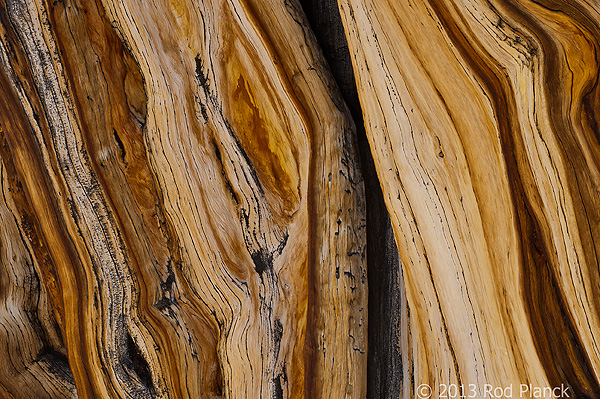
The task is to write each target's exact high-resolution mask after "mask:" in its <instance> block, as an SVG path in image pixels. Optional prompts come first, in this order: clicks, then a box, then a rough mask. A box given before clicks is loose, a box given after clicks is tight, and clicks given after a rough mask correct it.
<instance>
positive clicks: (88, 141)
mask: <svg viewBox="0 0 600 399" xmlns="http://www.w3.org/2000/svg"><path fill="white" fill-rule="evenodd" d="M267 9H268V10H269V12H268V13H266V12H265V10H267ZM0 15H2V32H1V37H2V40H1V42H0V60H1V61H2V77H1V79H2V85H1V86H0V87H1V88H2V91H3V101H2V109H1V117H0V121H1V126H2V137H3V139H4V140H5V142H6V144H5V146H4V147H3V151H2V156H3V159H4V157H6V159H7V160H8V161H9V162H10V163H11V165H14V166H13V169H14V170H12V172H11V174H10V176H11V178H13V180H14V181H13V182H12V183H10V182H9V183H6V185H8V186H9V187H10V186H11V184H12V186H14V187H21V186H22V187H23V190H22V191H23V193H22V194H20V195H19V198H18V199H16V200H15V201H18V205H15V206H11V205H6V207H7V209H8V210H7V211H6V212H4V211H3V212H2V215H4V214H6V217H7V218H8V217H9V216H10V215H13V214H16V215H19V214H24V212H25V211H24V210H23V209H26V210H27V212H29V213H27V214H28V215H31V219H32V220H31V221H30V222H29V223H31V224H32V225H33V227H31V229H33V230H34V231H35V233H36V237H35V239H33V238H29V241H27V240H25V239H24V238H22V237H21V238H20V236H19V235H18V234H16V233H15V232H16V231H18V229H19V225H18V223H17V224H15V225H14V227H13V228H12V230H10V231H9V230H7V233H6V234H4V236H5V239H6V240H13V241H14V240H16V241H15V245H20V248H22V250H21V251H19V253H20V254H21V255H20V256H21V257H22V258H23V261H22V262H20V263H16V262H8V264H7V263H6V262H4V261H3V263H2V264H3V267H5V268H6V269H3V270H6V273H9V272H10V271H11V270H13V269H15V270H17V269H18V271H19V273H20V274H19V273H18V274H16V275H14V276H12V277H11V276H6V277H4V275H3V280H2V281H3V286H5V285H8V284H9V283H10V282H12V281H14V282H15V283H14V284H24V283H25V282H27V281H29V282H28V284H34V283H35V282H36V281H37V280H38V279H39V280H40V281H41V283H37V284H38V285H37V286H36V287H35V288H36V289H35V290H33V291H32V294H31V295H30V296H29V297H25V298H22V293H21V294H18V293H12V291H9V292H7V294H8V298H7V299H6V300H5V302H6V301H8V300H11V301H17V302H19V306H20V307H21V309H23V310H22V311H21V312H20V313H18V314H21V313H23V312H31V311H36V312H37V313H38V314H39V316H38V318H39V319H40V320H41V321H36V320H37V319H35V320H30V321H27V320H13V319H8V320H7V321H6V322H5V323H6V324H8V325H9V327H10V328H11V329H18V330H19V331H23V332H27V331H30V332H29V334H30V335H31V337H27V336H24V337H23V339H22V340H18V341H15V340H13V339H8V338H7V344H8V347H9V351H10V350H12V351H15V350H18V346H19V345H21V342H25V343H28V344H29V345H30V346H31V348H30V349H29V352H22V353H21V355H20V356H21V359H18V360H19V361H20V362H21V363H23V364H25V365H27V364H28V363H27V362H29V363H31V362H34V365H35V367H36V369H32V368H31V367H30V370H29V374H31V375H29V374H27V373H24V374H23V371H22V369H23V367H24V366H21V365H20V364H15V369H16V370H17V371H15V373H22V377H20V378H22V380H23V381H24V382H15V381H13V379H12V377H11V376H10V375H6V374H2V375H1V378H2V379H1V380H0V382H1V385H2V386H3V387H4V388H3V389H4V390H5V391H6V392H5V394H6V395H8V397H22V394H23V391H21V390H20V387H21V386H22V385H23V384H25V383H29V384H30V386H29V389H30V390H31V392H32V395H33V396H34V397H43V396H48V397H75V396H78V397H84V398H88V397H90V398H91V397H176V398H179V397H190V398H200V397H231V398H233V397H249V398H256V397H274V398H283V397H304V396H310V397H332V396H337V395H344V396H348V397H361V396H364V393H365V390H366V378H365V377H366V367H365V364H366V318H367V308H366V299H367V298H366V292H367V291H366V268H365V267H366V265H365V256H366V254H365V234H364V194H363V188H362V177H361V173H360V168H359V167H358V166H357V158H356V157H357V155H356V147H355V140H356V138H355V128H354V125H353V122H352V120H351V118H350V116H349V113H348V110H347V108H346V106H345V105H344V103H343V101H342V100H341V97H340V96H339V94H338V93H337V92H336V91H335V90H334V89H332V87H333V86H334V83H333V80H332V78H331V76H330V75H329V74H328V72H327V70H326V67H325V64H324V63H323V61H322V59H321V58H320V57H321V55H320V53H319V51H318V48H317V45H316V43H315V42H314V38H313V36H312V35H311V34H310V32H309V30H308V28H307V26H306V24H305V22H304V18H305V17H304V15H303V13H302V12H301V11H299V8H298V7H297V6H292V5H289V4H284V3H281V4H276V5H273V4H271V3H263V2H260V1H254V2H246V1H242V2H238V1H233V2H229V1H214V2H212V1H206V2H192V1H189V2H185V1H173V2H167V1H157V2H136V1H130V2H128V1H110V0H107V1H103V2H100V1H98V2H93V1H91V2H90V1H79V0H64V1H59V2H44V1H34V0H7V1H6V2H3V3H2V4H1V13H0ZM298 48H300V49H302V53H298V52H297V50H296V49H298ZM5 175H6V174H5ZM3 186H4V185H3ZM7 201H8V200H7ZM7 204H8V202H7ZM15 207H16V208H19V207H21V208H22V209H13V208H15ZM3 217H4V216H3ZM15 217H16V216H15ZM13 224H14V223H13ZM19 238H20V240H19ZM35 240H39V241H40V244H39V246H40V248H39V250H38V253H35V254H33V255H31V254H32V251H33V250H31V249H29V250H27V248H28V247H31V246H33V245H34V242H35ZM10 242H12V241H10ZM27 254H30V255H29V260H27V259H28V258H26V255H27ZM6 256H9V255H6ZM38 258H39V259H41V260H43V261H45V262H46V263H47V264H48V266H47V269H46V270H38V269H35V268H34V265H32V263H33V262H35V259H38ZM32 259H33V260H32ZM36 264H37V263H36ZM24 265H27V267H25V266H24ZM40 268H41V267H40ZM27 273H28V274H27ZM28 276H29V277H28ZM11 279H12V280H11ZM5 280H6V283H5V282H4V281H5ZM32 281H33V282H32ZM44 287H45V288H44ZM7 294H4V295H5V297H6V296H7ZM33 295H37V296H39V297H40V298H42V299H40V300H39V301H38V302H39V304H37V307H36V306H35V304H32V303H30V302H31V301H33V300H34V299H35V297H33ZM48 298H51V299H52V300H51V301H50V299H48ZM48 302H51V303H52V306H49V304H48ZM6 303H7V305H6V306H9V305H8V303H9V302H6ZM10 306H12V305H10ZM49 309H53V310H54V313H53V314H52V312H50V310H49ZM3 316H5V317H9V316H10V312H4V313H3ZM34 322H35V323H37V324H40V323H42V322H43V323H45V324H43V323H42V326H43V327H44V328H42V327H39V326H38V325H37V324H36V325H34V326H33V327H32V326H31V324H32V323H34ZM28 323H29V324H28ZM3 324H4V323H3ZM46 324H47V326H46ZM32 329H33V332H31V330H32ZM8 333H10V330H9V332H8ZM29 341H31V342H29ZM49 348H52V349H49ZM55 352H56V353H57V354H56V356H55V357H56V358H50V360H49V361H51V363H50V365H49V366H48V367H49V368H50V371H48V370H47V369H46V368H44V367H45V364H46V363H44V361H45V358H44V356H46V355H52V356H54V354H55ZM59 355H60V356H59ZM10 356H11V355H10V354H7V355H5V357H3V358H8V357H10ZM65 356H67V357H65ZM67 358H68V364H69V366H70V367H66V366H65V367H66V369H65V373H64V375H58V376H57V375H54V374H52V372H51V371H52V370H53V369H56V370H59V371H60V368H58V367H59V366H60V365H61V364H64V362H65V361H66V359H67ZM38 369H39V370H38ZM9 372H10V370H9ZM54 373H56V371H54ZM38 374H39V375H40V376H41V377H36V376H37V375H38ZM35 378H38V382H35V381H34V379H35ZM46 381H47V382H46ZM34 382H35V383H34ZM49 386H52V388H49ZM75 386H76V390H75Z"/></svg>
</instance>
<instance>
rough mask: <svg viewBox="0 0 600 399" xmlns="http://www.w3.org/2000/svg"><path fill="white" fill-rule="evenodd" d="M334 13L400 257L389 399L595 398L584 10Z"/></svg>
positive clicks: (588, 12) (591, 158)
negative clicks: (396, 388)
mask: <svg viewBox="0 0 600 399" xmlns="http://www.w3.org/2000/svg"><path fill="white" fill-rule="evenodd" d="M338 4H339V7H340V12H341V14H342V17H343V20H344V24H345V27H346V34H347V37H348V42H349V47H350V51H351V53H352V54H353V55H354V56H353V64H354V67H355V74H356V76H357V85H358V88H359V96H360V97H361V105H362V107H363V112H364V115H365V125H366V129H367V134H368V137H369V141H370V144H371V148H372V150H373V153H374V159H375V163H376V166H377V170H378V174H379V177H380V181H381V183H382V188H383V192H384V195H385V198H386V204H387V207H388V210H389V211H390V215H391V218H392V223H393V226H394V230H395V233H396V242H397V244H398V249H399V251H400V255H401V258H402V261H403V267H404V283H405V287H406V295H407V299H408V305H409V314H410V320H409V325H408V328H407V330H406V331H403V332H404V333H405V338H404V352H403V353H404V356H403V358H404V359H407V360H408V361H405V366H404V367H405V371H406V372H405V374H404V386H403V391H404V395H405V396H406V397H412V396H414V395H416V394H417V393H416V390H417V388H418V386H419V385H420V384H429V385H430V386H431V387H432V389H433V397H436V395H439V394H440V390H439V387H440V384H458V385H463V386H465V387H469V386H471V384H473V386H474V387H475V388H476V392H477V395H479V396H480V397H484V395H485V385H486V384H489V385H491V386H493V387H509V386H511V385H512V386H515V387H517V388H515V392H514V395H518V394H519V391H518V387H519V385H520V384H531V385H532V386H534V387H556V386H560V385H561V384H564V385H565V386H567V387H569V388H570V391H569V392H570V393H571V395H573V396H575V395H577V397H597V395H599V394H600V389H599V386H598V381H599V377H600V356H599V355H600V352H599V351H598V339H599V336H598V331H599V327H600V326H599V324H598V322H599V315H600V313H599V308H598V298H599V296H598V289H599V288H600V285H599V281H600V280H599V275H598V270H599V269H598V265H599V262H598V257H597V253H598V246H599V243H600V242H599V241H598V237H600V234H599V231H598V228H599V224H598V215H599V211H600V202H599V201H598V198H599V197H598V193H599V185H600V180H599V175H598V171H599V169H598V168H599V166H600V156H599V155H600V152H599V150H600V146H599V142H598V139H599V134H598V124H597V120H598V114H597V112H598V109H599V108H598V106H599V102H598V98H599V91H598V48H599V41H598V38H599V37H600V35H599V34H598V33H599V31H598V27H599V26H600V24H599V23H600V19H599V16H600V15H599V10H600V9H599V8H598V4H597V3H596V2H588V1H585V0H584V1H570V2H562V1H541V2H536V1H527V0H522V1H477V0H464V1H463V0H455V1H454V0H440V1H418V0H417V1H412V0H411V1H408V0H407V1H378V2H374V1H360V0H339V1H338ZM529 394H531V392H530V393H529ZM527 397H529V396H527Z"/></svg>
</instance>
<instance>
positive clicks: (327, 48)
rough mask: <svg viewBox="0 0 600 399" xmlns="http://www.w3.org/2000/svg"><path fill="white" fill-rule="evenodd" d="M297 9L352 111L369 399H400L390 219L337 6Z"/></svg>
mask: <svg viewBox="0 0 600 399" xmlns="http://www.w3.org/2000/svg"><path fill="white" fill-rule="evenodd" d="M300 3H301V5H302V7H303V9H304V12H305V14H306V16H307V17H308V21H309V25H310V27H311V28H312V30H313V32H314V34H315V36H316V38H317V41H318V42H319V45H320V47H321V50H322V52H323V55H324V56H325V60H326V61H327V63H328V64H329V68H330V70H331V72H332V75H333V77H334V78H335V80H336V83H337V85H338V87H339V89H340V92H341V94H342V97H343V98H344V101H345V102H346V104H347V106H348V108H349V109H350V113H351V114H352V118H353V119H354V123H355V124H356V131H357V135H358V146H359V152H360V161H361V168H362V174H363V177H364V184H365V194H366V217H367V277H368V281H369V322H368V326H369V327H368V334H369V339H368V360H367V364H368V365H367V398H369V399H374V398H392V397H394V398H398V397H400V394H401V389H402V353H401V351H400V320H401V309H403V306H402V305H403V304H402V302H403V301H404V295H403V285H402V284H403V283H402V270H401V267H400V266H401V265H400V258H399V255H398V249H397V247H396V243H395V240H394V234H393V231H392V226H391V222H390V217H389V214H388V212H387V209H386V207H385V202H384V199H383V194H382V191H381V187H380V185H379V180H378V178H377V173H376V171H375V164H374V162H373V156H372V154H371V150H370V147H369V143H368V141H367V136H366V133H365V127H364V123H363V117H362V109H361V106H360V102H359V99H358V92H357V88H356V83H355V81H354V73H353V70H352V62H351V58H350V52H349V50H348V44H347V42H346V37H345V34H344V28H343V25H342V20H341V16H340V13H339V9H338V6H337V1H336V0H301V1H300ZM348 142H353V141H352V140H348Z"/></svg>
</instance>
